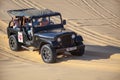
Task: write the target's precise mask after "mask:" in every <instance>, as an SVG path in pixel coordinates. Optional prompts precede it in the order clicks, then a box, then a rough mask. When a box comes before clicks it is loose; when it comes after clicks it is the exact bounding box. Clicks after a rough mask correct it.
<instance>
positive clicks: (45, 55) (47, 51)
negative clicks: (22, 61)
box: [40, 44, 56, 63]
mask: <svg viewBox="0 0 120 80" xmlns="http://www.w3.org/2000/svg"><path fill="white" fill-rule="evenodd" d="M40 53H41V57H42V59H43V61H44V62H45V63H54V62H56V52H55V50H54V49H53V48H52V47H51V46H50V44H45V45H43V46H42V47H41V50H40Z"/></svg>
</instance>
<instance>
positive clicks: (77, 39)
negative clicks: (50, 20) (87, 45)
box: [75, 36, 83, 42]
mask: <svg viewBox="0 0 120 80" xmlns="http://www.w3.org/2000/svg"><path fill="white" fill-rule="evenodd" d="M75 40H76V42H82V41H83V38H82V36H76V38H75Z"/></svg>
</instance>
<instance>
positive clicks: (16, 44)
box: [9, 35, 21, 51]
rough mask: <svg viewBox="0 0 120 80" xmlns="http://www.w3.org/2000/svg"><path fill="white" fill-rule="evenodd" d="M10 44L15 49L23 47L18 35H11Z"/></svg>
mask: <svg viewBox="0 0 120 80" xmlns="http://www.w3.org/2000/svg"><path fill="white" fill-rule="evenodd" d="M9 46H10V49H11V50H13V51H18V50H20V48H21V45H20V43H19V42H18V41H17V39H16V36H15V35H11V36H10V37H9Z"/></svg>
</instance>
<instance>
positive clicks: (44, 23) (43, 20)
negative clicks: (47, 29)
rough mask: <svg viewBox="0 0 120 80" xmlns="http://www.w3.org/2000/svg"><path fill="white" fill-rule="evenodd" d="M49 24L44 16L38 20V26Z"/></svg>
mask: <svg viewBox="0 0 120 80" xmlns="http://www.w3.org/2000/svg"><path fill="white" fill-rule="evenodd" d="M48 24H49V21H48V20H47V19H46V17H44V18H42V20H41V22H40V26H47V25H48Z"/></svg>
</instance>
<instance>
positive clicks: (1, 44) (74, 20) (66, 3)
mask: <svg viewBox="0 0 120 80" xmlns="http://www.w3.org/2000/svg"><path fill="white" fill-rule="evenodd" d="M30 7H34V8H38V9H44V8H49V9H52V10H55V11H60V12H61V13H62V14H63V17H64V19H67V26H65V27H66V28H67V29H70V30H73V31H75V32H77V33H78V34H80V35H82V36H83V37H84V43H85V45H86V52H85V55H84V56H82V57H75V56H71V55H69V56H67V57H64V56H61V57H58V59H57V63H55V64H45V63H43V61H42V59H41V56H40V55H39V54H38V52H37V51H35V52H33V51H27V50H24V51H20V52H14V51H11V50H10V49H9V45H8V38H7V35H6V27H7V25H8V22H9V20H10V16H9V15H8V14H7V12H6V11H7V10H10V9H20V8H30ZM0 14H1V15H0V80H28V79H29V80H33V79H35V80H88V79H89V80H119V79H120V37H119V34H120V15H119V14H120V1H119V0H59V1H58V0H57V1H56V0H51V1H50V0H0Z"/></svg>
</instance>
